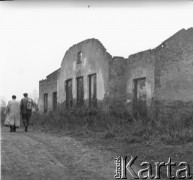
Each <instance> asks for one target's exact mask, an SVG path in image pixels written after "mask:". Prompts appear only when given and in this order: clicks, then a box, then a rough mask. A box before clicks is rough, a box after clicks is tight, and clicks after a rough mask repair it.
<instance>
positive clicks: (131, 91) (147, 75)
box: [125, 50, 155, 116]
mask: <svg viewBox="0 0 193 180" xmlns="http://www.w3.org/2000/svg"><path fill="white" fill-rule="evenodd" d="M154 70H155V59H154V53H153V52H152V50H147V51H143V52H139V53H136V54H133V55H131V56H129V58H128V61H127V75H126V95H127V96H126V100H125V103H126V108H127V110H128V111H129V112H131V113H133V112H134V111H136V110H137V109H140V108H143V109H142V110H143V111H144V112H145V114H147V115H148V116H151V113H152V102H153V98H154ZM142 81H143V91H144V92H143V94H142V95H143V101H144V107H142V106H141V107H138V108H134V107H135V104H134V103H136V104H137V101H138V100H140V93H139V91H140V86H141V85H137V84H136V83H139V82H142ZM138 87H139V88H138ZM135 96H136V97H135ZM135 99H136V100H135ZM141 104H142V103H140V102H138V106H140V105H141ZM139 113H140V112H139Z"/></svg>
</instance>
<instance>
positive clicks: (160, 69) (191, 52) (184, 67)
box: [154, 28, 193, 119]
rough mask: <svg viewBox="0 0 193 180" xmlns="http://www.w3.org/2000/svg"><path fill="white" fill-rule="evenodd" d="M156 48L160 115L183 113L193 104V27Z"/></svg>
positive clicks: (171, 117)
mask: <svg viewBox="0 0 193 180" xmlns="http://www.w3.org/2000/svg"><path fill="white" fill-rule="evenodd" d="M154 51H155V57H156V65H155V105H156V110H155V111H156V117H157V118H160V117H163V115H164V118H169V119H173V118H175V117H174V116H176V114H177V116H178V117H179V116H183V115H182V114H183V113H185V112H189V111H192V107H193V28H190V29H188V30H185V29H183V30H181V31H179V32H177V33H176V34H175V35H173V36H172V37H171V38H169V39H168V40H166V41H164V42H163V43H162V44H161V45H160V46H159V47H157V48H156V49H155V50H154Z"/></svg>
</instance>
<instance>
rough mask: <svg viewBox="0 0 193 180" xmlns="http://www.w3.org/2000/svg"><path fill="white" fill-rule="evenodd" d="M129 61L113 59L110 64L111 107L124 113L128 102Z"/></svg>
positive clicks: (120, 58) (118, 58)
mask: <svg viewBox="0 0 193 180" xmlns="http://www.w3.org/2000/svg"><path fill="white" fill-rule="evenodd" d="M126 64H127V59H124V58H123V57H113V58H112V59H111V61H110V62H109V105H110V108H113V109H116V111H124V109H125V102H126V70H127V66H126Z"/></svg>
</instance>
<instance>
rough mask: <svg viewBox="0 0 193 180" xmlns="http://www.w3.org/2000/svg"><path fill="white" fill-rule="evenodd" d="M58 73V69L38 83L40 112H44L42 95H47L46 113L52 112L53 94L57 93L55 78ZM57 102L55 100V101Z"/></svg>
mask: <svg viewBox="0 0 193 180" xmlns="http://www.w3.org/2000/svg"><path fill="white" fill-rule="evenodd" d="M59 72H60V69H58V70H56V71H54V72H53V73H51V74H50V75H48V76H47V77H46V79H45V80H41V81H39V102H38V106H39V110H40V111H41V112H44V110H45V108H44V107H45V104H44V103H45V102H44V94H47V95H48V99H47V101H48V103H47V105H48V107H47V111H49V110H53V93H54V92H57V77H58V73H59ZM56 101H57V100H56Z"/></svg>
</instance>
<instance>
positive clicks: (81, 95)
mask: <svg viewBox="0 0 193 180" xmlns="http://www.w3.org/2000/svg"><path fill="white" fill-rule="evenodd" d="M76 82H77V105H83V104H84V84H83V77H78V78H76Z"/></svg>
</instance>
